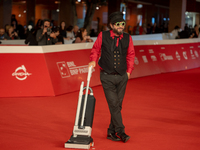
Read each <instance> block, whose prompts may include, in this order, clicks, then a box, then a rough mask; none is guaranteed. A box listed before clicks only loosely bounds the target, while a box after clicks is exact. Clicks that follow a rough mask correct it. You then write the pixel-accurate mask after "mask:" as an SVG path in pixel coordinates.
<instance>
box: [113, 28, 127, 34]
mask: <svg viewBox="0 0 200 150" xmlns="http://www.w3.org/2000/svg"><path fill="white" fill-rule="evenodd" d="M113 32H114V33H115V34H117V35H121V34H123V32H124V29H123V30H121V31H118V30H117V29H115V28H113Z"/></svg>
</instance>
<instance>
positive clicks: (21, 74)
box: [12, 65, 32, 80]
mask: <svg viewBox="0 0 200 150" xmlns="http://www.w3.org/2000/svg"><path fill="white" fill-rule="evenodd" d="M31 74H32V73H28V72H27V71H26V68H25V66H24V65H22V66H21V67H18V68H17V69H16V70H15V72H13V73H12V76H15V77H16V78H17V79H18V80H25V79H26V78H27V77H28V76H30V75H31Z"/></svg>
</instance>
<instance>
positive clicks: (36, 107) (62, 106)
mask: <svg viewBox="0 0 200 150" xmlns="http://www.w3.org/2000/svg"><path fill="white" fill-rule="evenodd" d="M133 73H134V72H133ZM199 78H200V68H197V69H192V70H187V71H183V72H175V73H168V74H159V75H154V76H148V77H143V78H137V79H131V80H129V82H128V86H127V91H126V95H125V99H124V103H123V109H122V113H123V119H124V120H123V121H124V124H125V126H126V129H125V130H126V133H127V134H129V135H130V136H131V138H130V140H129V141H128V142H127V143H122V142H113V141H110V140H107V139H106V132H107V127H108V124H109V120H110V116H109V112H108V107H107V103H106V100H105V97H104V93H103V89H102V87H101V86H98V87H93V90H94V96H95V97H96V99H97V102H96V108H95V115H94V123H93V131H92V137H93V139H94V142H95V143H94V147H93V148H91V149H95V150H199V148H200V79H199ZM8 90H9V89H8ZM77 101H78V92H74V93H69V94H65V95H61V96H57V97H31V98H0V114H1V116H0V149H1V150H11V149H15V150H57V149H64V143H65V142H66V141H67V140H68V139H69V138H70V136H71V133H72V130H73V125H74V120H75V113H76V106H77Z"/></svg>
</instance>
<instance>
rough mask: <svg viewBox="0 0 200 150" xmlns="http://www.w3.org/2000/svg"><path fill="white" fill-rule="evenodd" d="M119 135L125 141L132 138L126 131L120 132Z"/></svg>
mask: <svg viewBox="0 0 200 150" xmlns="http://www.w3.org/2000/svg"><path fill="white" fill-rule="evenodd" d="M117 136H119V137H120V139H121V141H122V142H124V143H126V142H127V141H128V140H129V139H130V136H128V135H126V133H118V134H117Z"/></svg>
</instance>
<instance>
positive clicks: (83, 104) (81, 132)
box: [65, 67, 96, 149]
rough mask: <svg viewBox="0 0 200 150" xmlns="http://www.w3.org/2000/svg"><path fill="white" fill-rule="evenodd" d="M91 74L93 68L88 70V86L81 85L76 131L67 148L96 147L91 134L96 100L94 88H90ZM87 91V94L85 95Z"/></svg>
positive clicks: (66, 145) (66, 144)
mask: <svg viewBox="0 0 200 150" xmlns="http://www.w3.org/2000/svg"><path fill="white" fill-rule="evenodd" d="M91 74H92V67H90V68H89V70H88V76H87V86H86V87H83V86H84V82H83V81H82V83H81V86H80V91H79V99H78V106H77V111H76V119H75V124H74V129H73V133H72V135H71V138H70V139H69V140H68V141H67V142H66V143H65V148H77V149H89V148H90V147H91V146H94V141H93V139H92V137H91V133H92V123H93V117H94V108H95V101H96V99H95V98H94V96H93V90H92V88H90V87H89V83H90V78H91ZM85 89H86V92H85V95H83V91H84V90H85ZM88 90H90V94H88Z"/></svg>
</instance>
